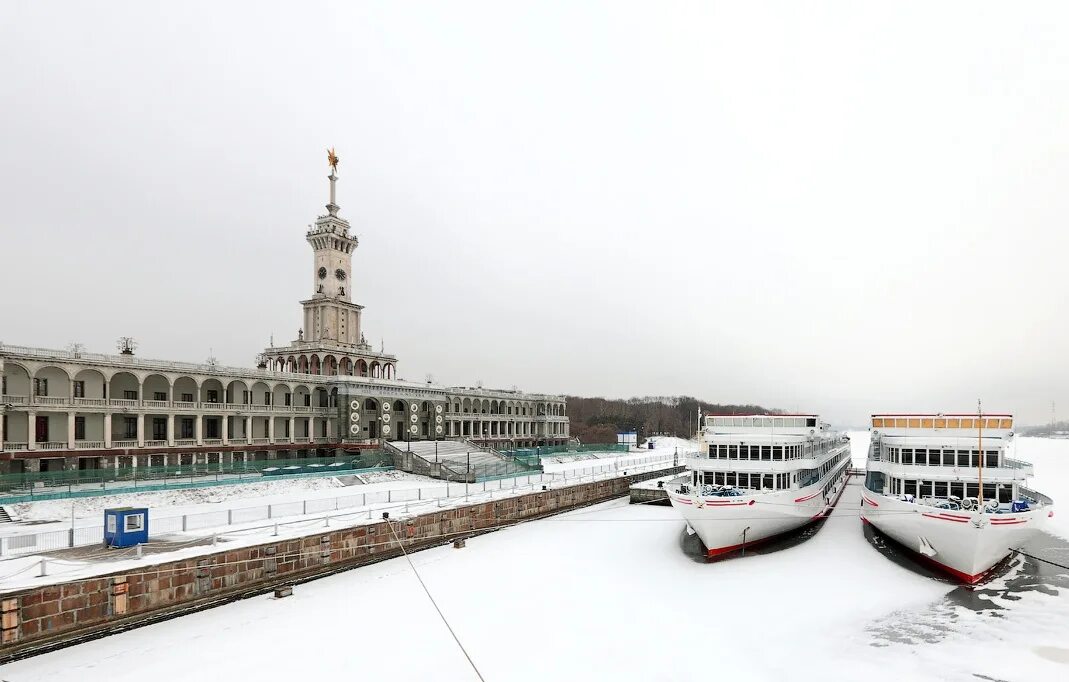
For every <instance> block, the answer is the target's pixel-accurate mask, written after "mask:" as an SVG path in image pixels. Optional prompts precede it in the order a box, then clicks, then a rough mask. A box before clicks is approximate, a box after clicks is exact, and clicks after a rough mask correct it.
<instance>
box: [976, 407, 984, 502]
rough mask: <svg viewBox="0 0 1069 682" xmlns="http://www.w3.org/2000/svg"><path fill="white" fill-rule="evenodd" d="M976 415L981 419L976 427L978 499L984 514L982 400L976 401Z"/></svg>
mask: <svg viewBox="0 0 1069 682" xmlns="http://www.w3.org/2000/svg"><path fill="white" fill-rule="evenodd" d="M976 416H977V417H979V419H977V420H976V428H977V429H978V430H977V432H976V438H977V447H978V448H979V450H980V459H979V462H978V464H979V466H978V468H977V489H976V499H977V500H978V502H979V504H978V505H977V506H978V507H979V509H980V511H979V513H980V514H983V513H984V411H983V409H982V408H981V406H980V401H979V400H977V401H976Z"/></svg>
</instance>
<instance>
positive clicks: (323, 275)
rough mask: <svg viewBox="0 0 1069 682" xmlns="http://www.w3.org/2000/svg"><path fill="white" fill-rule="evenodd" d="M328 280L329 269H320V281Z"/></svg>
mask: <svg viewBox="0 0 1069 682" xmlns="http://www.w3.org/2000/svg"><path fill="white" fill-rule="evenodd" d="M326 278H327V269H326V268H319V279H326Z"/></svg>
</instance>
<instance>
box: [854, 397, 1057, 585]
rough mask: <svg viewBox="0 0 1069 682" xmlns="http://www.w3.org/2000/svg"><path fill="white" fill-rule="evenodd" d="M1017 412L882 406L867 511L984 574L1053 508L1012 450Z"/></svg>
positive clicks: (955, 564)
mask: <svg viewBox="0 0 1069 682" xmlns="http://www.w3.org/2000/svg"><path fill="white" fill-rule="evenodd" d="M1012 442H1013V416H1012V415H1008V414H985V415H982V416H981V415H979V414H971V415H969V414H876V415H873V416H872V444H871V446H870V448H869V458H868V467H867V474H866V477H865V489H864V491H863V493H862V502H861V506H862V511H861V520H862V521H863V522H865V523H871V524H872V525H873V526H875V527H876V528H878V529H879V530H880V531H881V532H883V533H885V534H886V535H888V536H890V537H891V538H893V539H894V540H896V541H898V542H899V543H901V544H902V545H904V546H905V547H906V548H907V549H910V550H912V551H913V552H916V554H917V556H918V557H920V558H921V559H923V560H925V561H926V562H928V563H932V564H934V565H936V566H937V567H940V568H942V569H943V570H944V571H946V572H947V573H949V574H950V575H952V576H954V577H956V578H958V579H959V580H961V581H963V582H965V583H968V584H973V583H976V582H979V581H980V580H981V579H982V578H983V577H984V575H985V574H986V573H987V572H988V571H989V570H991V568H992V567H994V566H995V565H996V564H998V563H999V562H1000V561H1002V560H1003V559H1005V558H1006V557H1007V556H1009V555H1010V553H1011V552H1012V551H1013V550H1014V549H1015V548H1018V547H1020V546H1021V544H1022V543H1023V542H1025V541H1027V540H1028V539H1029V538H1030V537H1031V536H1032V535H1033V534H1034V533H1035V532H1036V531H1038V530H1039V529H1040V528H1041V527H1042V525H1043V524H1044V523H1045V521H1046V520H1047V518H1048V517H1050V516H1053V515H1054V512H1053V506H1052V502H1051V500H1050V498H1048V497H1046V496H1044V495H1040V494H1039V493H1037V492H1035V491H1032V490H1029V489H1027V488H1025V487H1024V484H1025V482H1026V481H1027V479H1028V478H1029V477H1030V476H1031V475H1032V465H1031V464H1028V463H1026V462H1021V461H1018V460H1015V459H1012V458H1010V457H1007V450H1008V448H1009V447H1010V446H1011V444H1012Z"/></svg>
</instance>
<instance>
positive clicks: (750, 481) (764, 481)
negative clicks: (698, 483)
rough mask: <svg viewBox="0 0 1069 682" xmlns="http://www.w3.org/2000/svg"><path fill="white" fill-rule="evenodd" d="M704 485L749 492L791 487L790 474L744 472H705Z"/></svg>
mask: <svg viewBox="0 0 1069 682" xmlns="http://www.w3.org/2000/svg"><path fill="white" fill-rule="evenodd" d="M702 483H704V484H705V485H730V486H735V487H736V488H749V489H751V490H786V489H787V488H790V487H791V478H790V474H751V473H746V472H744V471H738V472H736V471H705V472H703V473H702Z"/></svg>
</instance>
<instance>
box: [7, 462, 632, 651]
mask: <svg viewBox="0 0 1069 682" xmlns="http://www.w3.org/2000/svg"><path fill="white" fill-rule="evenodd" d="M630 483H631V479H630V478H629V477H621V478H614V479H610V480H607V481H597V482H593V483H586V484H582V485H576V486H570V487H567V488H558V489H554V490H548V491H543V492H536V493H530V494H527V495H521V496H517V497H511V498H506V499H502V500H497V501H494V502H486V503H482V504H473V505H468V506H464V507H459V508H454V509H443V510H441V511H435V512H431V513H428V514H423V515H420V516H415V517H412V518H408V519H404V520H400V521H396V520H391V521H390V522H386V521H380V522H378V523H372V524H367V525H363V526H357V527H353V528H339V529H338V530H333V531H331V530H327V531H325V532H322V533H318V534H316V535H310V536H306V537H302V538H293V539H289V540H277V541H274V542H268V543H264V544H261V545H255V546H252V547H243V548H240V549H232V550H223V551H220V552H216V553H214V554H209V555H204V556H201V557H194V558H190V559H184V560H181V561H172V562H168V563H162V564H156V565H152V566H145V567H142V568H138V569H137V570H136V571H134V570H130V569H127V570H126V571H124V572H117V573H112V574H109V575H105V576H98V577H94V578H86V579H82V580H76V581H72V582H68V583H64V584H60V585H50V586H43V587H34V588H30V589H26V590H20V591H16V592H11V593H8V594H4V595H0V615H2V621H3V622H2V638H0V662H4V661H6V660H10V659H12V658H16V657H19V656H21V655H28V654H29V653H36V652H39V651H44V650H48V649H50V648H56V647H58V646H62V645H64V644H66V643H70V642H72V641H74V640H78V639H81V638H85V637H89V636H93V635H102V634H107V633H108V632H109V631H111V630H113V629H116V628H119V627H130V626H131V625H133V624H143V623H146V622H152V621H154V620H158V619H162V618H165V617H170V616H173V615H176V614H178V613H181V612H184V611H190V610H196V609H199V608H207V607H209V606H212V605H215V604H220V603H224V602H226V601H232V600H233V599H238V598H241V597H244V596H249V595H251V594H255V593H258V592H263V591H266V590H269V589H271V588H273V587H274V586H277V585H281V584H286V583H293V582H299V581H303V580H309V579H313V578H316V577H320V576H323V575H328V574H330V573H334V572H337V571H340V570H346V569H349V568H355V567H357V566H362V565H365V564H370V563H373V562H376V561H382V560H383V559H387V558H390V557H393V556H398V555H400V550H399V549H398V548H397V543H396V542H395V541H394V540H393V532H391V530H390V527H389V526H388V525H387V523H392V524H393V528H394V532H396V533H397V535H398V537H400V538H401V539H402V541H403V542H404V544H405V549H407V550H409V551H413V550H418V549H424V548H427V547H432V546H436V545H440V544H442V543H443V542H448V541H450V540H451V539H452V538H453V537H457V536H460V537H463V536H469V535H472V534H475V533H481V532H488V531H491V530H496V529H498V528H500V527H504V526H507V525H510V524H512V523H515V522H517V521H520V520H524V519H532V518H538V517H542V516H549V515H552V514H556V513H560V512H563V511H567V510H569V509H574V508H576V507H582V506H586V505H589V504H593V503H596V502H602V501H605V500H609V499H613V498H616V497H620V496H622V495H626V494H627V491H628V486H629V485H630ZM451 536H452V537H451Z"/></svg>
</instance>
